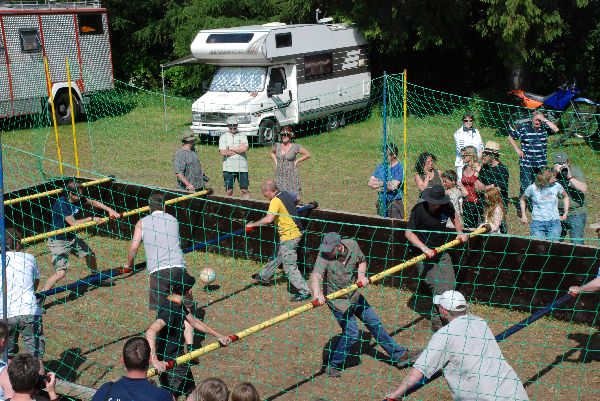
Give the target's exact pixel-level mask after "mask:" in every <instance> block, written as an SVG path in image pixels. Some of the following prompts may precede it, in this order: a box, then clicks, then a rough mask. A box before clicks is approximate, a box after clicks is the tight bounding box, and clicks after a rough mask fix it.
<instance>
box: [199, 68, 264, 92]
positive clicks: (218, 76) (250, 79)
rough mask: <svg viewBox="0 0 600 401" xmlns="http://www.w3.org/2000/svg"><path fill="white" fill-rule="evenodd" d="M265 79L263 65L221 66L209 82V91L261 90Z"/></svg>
mask: <svg viewBox="0 0 600 401" xmlns="http://www.w3.org/2000/svg"><path fill="white" fill-rule="evenodd" d="M266 79H267V69H266V68H265V67H221V68H219V69H218V70H217V72H216V73H215V76H214V77H213V80H212V82H211V84H210V91H211V92H262V91H263V90H264V88H265V81H266Z"/></svg>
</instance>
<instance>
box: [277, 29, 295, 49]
mask: <svg viewBox="0 0 600 401" xmlns="http://www.w3.org/2000/svg"><path fill="white" fill-rule="evenodd" d="M291 46H292V33H291V32H287V33H278V34H277V35H275V47H277V48H280V47H291Z"/></svg>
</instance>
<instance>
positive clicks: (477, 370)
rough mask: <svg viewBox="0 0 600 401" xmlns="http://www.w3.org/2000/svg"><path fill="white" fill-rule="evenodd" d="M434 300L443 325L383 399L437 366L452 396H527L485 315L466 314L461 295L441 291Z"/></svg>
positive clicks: (487, 399) (483, 400) (483, 399)
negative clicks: (396, 386) (399, 382)
mask: <svg viewBox="0 0 600 401" xmlns="http://www.w3.org/2000/svg"><path fill="white" fill-rule="evenodd" d="M433 303H434V304H435V305H437V307H438V310H439V313H440V315H441V316H442V320H444V321H445V322H447V324H446V325H445V326H444V327H442V328H441V329H440V330H438V331H437V332H436V333H434V334H433V336H432V337H431V340H429V344H427V348H425V349H424V350H423V353H421V356H419V358H418V359H417V361H416V362H415V364H414V365H413V367H412V368H411V369H410V371H409V372H408V375H407V376H406V378H405V379H404V381H403V382H402V383H401V384H400V386H399V387H398V388H397V389H396V390H395V391H394V392H393V393H391V394H388V395H387V398H389V399H400V398H402V397H403V396H404V395H405V394H406V392H407V391H408V390H409V389H410V388H411V387H413V386H414V385H415V384H416V383H417V382H419V381H420V380H421V379H423V377H427V378H431V377H432V376H433V375H434V374H435V373H436V372H437V371H439V370H440V369H441V370H443V372H444V377H445V378H446V381H447V382H448V387H450V392H451V393H452V398H453V399H454V400H465V401H466V400H478V401H500V400H505V401H508V400H510V401H515V400H518V401H523V400H529V398H528V396H527V393H526V392H525V388H524V387H523V383H521V380H520V379H519V377H518V376H517V374H516V373H515V371H514V370H513V368H512V367H511V366H510V365H509V364H508V362H506V360H505V359H504V356H503V355H502V351H501V350H500V347H499V346H498V343H497V342H496V339H495V337H494V335H493V334H492V331H491V330H490V328H489V327H488V325H487V323H486V322H485V320H483V319H481V318H479V317H477V316H475V315H471V314H469V313H467V301H466V300H465V297H464V296H463V295H462V294H461V293H460V292H458V291H445V292H444V293H443V294H441V295H436V296H435V297H434V299H433Z"/></svg>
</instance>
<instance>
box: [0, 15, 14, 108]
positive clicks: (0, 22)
mask: <svg viewBox="0 0 600 401" xmlns="http://www.w3.org/2000/svg"><path fill="white" fill-rule="evenodd" d="M0 30H2V43H3V44H4V59H5V60H6V73H7V74H8V94H9V96H10V107H11V108H12V113H11V114H13V115H14V114H15V110H14V107H15V96H14V93H13V83H12V75H11V74H10V58H9V57H8V46H7V45H6V31H5V30H4V19H3V18H2V15H0Z"/></svg>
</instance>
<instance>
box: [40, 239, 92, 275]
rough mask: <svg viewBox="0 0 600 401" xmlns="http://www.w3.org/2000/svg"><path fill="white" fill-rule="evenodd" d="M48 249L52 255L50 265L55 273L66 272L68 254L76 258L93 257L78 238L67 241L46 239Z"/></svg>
mask: <svg viewBox="0 0 600 401" xmlns="http://www.w3.org/2000/svg"><path fill="white" fill-rule="evenodd" d="M48 249H50V253H51V254H52V264H53V265H54V269H55V270H56V271H59V270H67V267H68V266H69V254H70V253H71V254H73V255H75V256H77V257H78V258H84V257H86V256H95V254H94V252H93V251H92V250H91V249H90V247H89V246H88V244H86V243H85V241H84V240H82V239H81V238H79V237H74V238H72V239H67V240H63V239H53V238H50V239H48Z"/></svg>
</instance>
